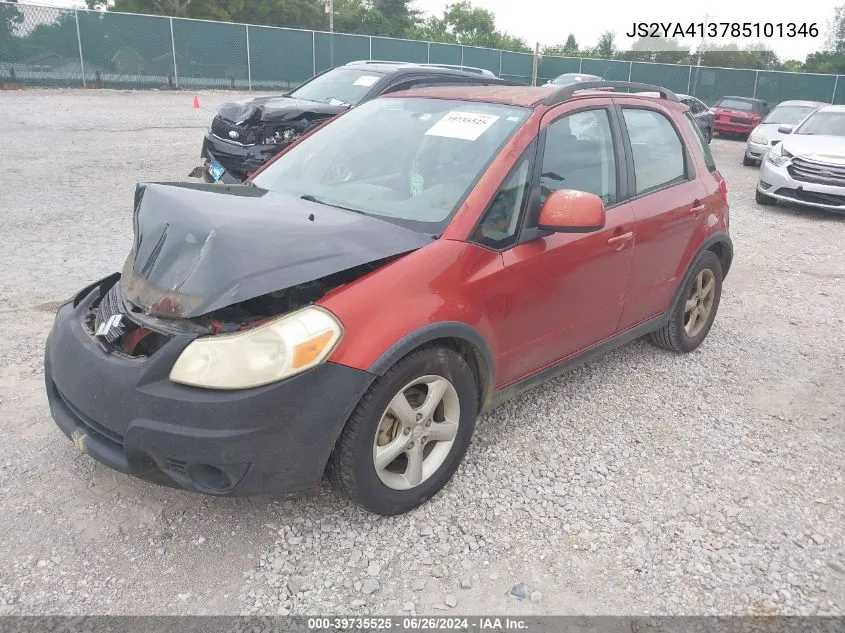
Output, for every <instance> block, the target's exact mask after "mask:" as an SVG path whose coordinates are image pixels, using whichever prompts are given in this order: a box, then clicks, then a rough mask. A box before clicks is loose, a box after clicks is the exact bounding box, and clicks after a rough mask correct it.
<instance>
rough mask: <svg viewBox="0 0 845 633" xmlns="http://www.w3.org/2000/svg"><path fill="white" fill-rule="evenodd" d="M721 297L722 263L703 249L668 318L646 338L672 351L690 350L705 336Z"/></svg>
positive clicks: (690, 270)
mask: <svg viewBox="0 0 845 633" xmlns="http://www.w3.org/2000/svg"><path fill="white" fill-rule="evenodd" d="M721 297H722V264H721V262H720V261H719V258H718V257H717V256H716V254H715V253H713V252H712V251H704V252H702V253H701V254H700V255H699V256H698V257H697V258H696V260H695V261H694V262H693V263H692V266H690V268H689V271H688V272H687V275H686V277H685V278H684V281H683V286H682V288H681V292H680V294H679V295H678V300H677V303H676V304H675V305H674V306H673V307H672V309H671V310H672V311H671V314H670V315H669V321H668V322H667V323H666V325H664V326H663V327H662V328H660V329H659V330H655V331H654V332H652V333H651V334H649V340H650V341H651V343H653V344H654V345H656V346H657V347H662V348H663V349H668V350H671V351H673V352H678V353H688V352H691V351H693V350H694V349H695V348H697V347H698V346H699V345H701V343H703V342H704V339H705V338H707V334H708V333H709V332H710V328H711V327H712V325H713V320H714V319H715V318H716V312H717V310H718V309H719V300H720V299H721Z"/></svg>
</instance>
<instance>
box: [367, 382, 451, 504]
mask: <svg viewBox="0 0 845 633" xmlns="http://www.w3.org/2000/svg"><path fill="white" fill-rule="evenodd" d="M460 414H461V407H460V401H459V399H458V393H457V391H456V390H455V387H454V386H453V385H452V383H451V382H449V381H448V380H446V379H445V378H443V377H442V376H433V375H430V376H422V377H420V378H416V379H415V380H413V381H411V382H410V383H408V384H407V385H405V386H404V387H403V388H402V389H401V390H400V391H399V393H397V394H396V395H395V396H394V397H393V398H392V399H391V401H390V403H389V404H388V405H387V408H386V409H385V410H384V412H383V413H382V416H381V420H380V421H379V425H378V427H377V430H376V436H375V439H374V441H373V464H374V466H375V470H376V473H377V474H378V477H379V479H380V480H381V482H382V483H383V484H384V485H385V486H387V487H388V488H392V489H394V490H408V489H409V488H414V487H416V486H418V485H420V484H421V483H422V482H424V481H425V480H426V479H428V478H429V477H431V476H432V475H433V474H434V473H435V472H437V469H438V468H440V466H441V465H443V462H445V461H446V458H447V456H448V455H449V452H450V451H451V450H452V445H453V444H454V443H455V437H456V436H457V433H458V424H459V423H460V417H461V415H460Z"/></svg>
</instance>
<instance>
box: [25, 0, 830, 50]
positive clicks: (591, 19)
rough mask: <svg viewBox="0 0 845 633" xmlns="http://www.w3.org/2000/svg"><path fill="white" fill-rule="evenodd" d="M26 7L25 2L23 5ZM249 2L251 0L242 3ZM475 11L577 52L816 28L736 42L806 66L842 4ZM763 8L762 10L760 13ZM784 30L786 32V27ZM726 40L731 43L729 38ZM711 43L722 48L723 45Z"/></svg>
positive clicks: (661, 0) (545, 6) (65, 1)
mask: <svg viewBox="0 0 845 633" xmlns="http://www.w3.org/2000/svg"><path fill="white" fill-rule="evenodd" d="M23 1H26V0H23ZM246 1H247V2H249V0H246ZM471 1H472V3H473V5H474V6H477V7H483V8H485V9H488V10H490V11H492V12H493V13H494V14H495V15H496V26H497V28H498V29H499V30H501V31H506V32H508V33H510V34H512V35H516V36H519V37H522V38H524V39H525V40H526V41H527V42H529V44H530V45H532V46H533V45H534V44H535V43H537V42H539V43H540V45H541V46H551V45H554V44H558V43H560V44H562V43H563V42H564V41H565V40H566V36H567V35H568V34H569V33H574V35H575V38H576V40H577V41H578V43H579V44H580V45H581V46H592V45H593V44H595V42H596V40H597V39H598V37H599V35H601V33H602V32H603V31H605V30H610V31H614V32H615V33H616V46H617V48H621V49H625V48H629V47H630V44H631V42H632V41H633V39H631V38H626V37H625V34H626V33H628V32H630V31H631V29H632V25H633V24H634V23H641V22H642V23H649V24H650V23H654V22H657V23H663V24H666V25H669V24H671V25H673V26H674V24H678V23H680V24H682V25H688V24H691V23H699V22H701V23H703V22H704V20H705V15H706V14H709V20H710V21H711V22H720V23H721V22H740V23H743V22H750V23H752V24H756V23H760V24H761V28H762V23H764V22H771V23H775V24H777V23H783V24H786V23H789V22H794V23H797V24H803V23H807V24H808V25H809V24H812V23H816V26H817V28H818V30H819V35H818V37H815V38H813V37H792V38H790V37H775V38H769V39H766V38H760V39H759V40H757V39H756V38H753V39H739V40H737V43H739V44H740V45H743V46H745V45H747V44H751V43H756V42H759V43H764V44H766V45H767V47H768V48H771V49H772V50H773V51H774V52H775V53H777V55H778V56H779V57H780V58H781V59H782V60H786V59H799V60H802V61H803V60H804V58H805V57H806V56H807V54H808V53H813V52H815V51H817V50H819V49H821V48H822V47H823V46H824V38H825V35H826V32H827V23H828V21H829V19H830V18H831V17H832V16H833V9H834V7H836V6H837V5H838V4H839V3H840V2H842V0H804V1H803V2H794V1H789V2H788V1H787V0H769V1H768V2H765V3H757V2H748V1H744V2H743V1H737V0H704V2H686V1H683V0H681V1H679V0H649V2H637V1H632V0H600V2H590V1H589V0H586V1H584V0H581V1H576V2H560V1H557V2H556V1H555V0H471ZM34 2H35V3H37V4H49V5H54V6H64V7H70V6H75V5H77V4H80V3H79V0H34ZM446 4H448V3H447V2H446V1H444V0H415V5H416V7H417V8H418V9H420V10H422V11H425V12H426V13H433V14H436V15H440V14H442V12H443V10H444V9H445V7H446ZM761 4H762V5H763V7H764V9H765V10H762V11H761V10H760V6H761ZM784 28H785V27H784ZM728 39H730V38H728ZM678 41H679V43H680V44H681V45H682V46H690V47H691V48H695V47H697V46H698V45H699V44H700V42H701V39H700V37H698V36H696V37H695V38H685V39H683V40H680V39H679V40H678ZM713 43H719V44H725V43H727V40H717V41H715V42H713Z"/></svg>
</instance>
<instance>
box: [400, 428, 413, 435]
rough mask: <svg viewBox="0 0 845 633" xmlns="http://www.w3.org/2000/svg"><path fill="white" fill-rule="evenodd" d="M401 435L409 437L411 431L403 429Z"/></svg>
mask: <svg viewBox="0 0 845 633" xmlns="http://www.w3.org/2000/svg"><path fill="white" fill-rule="evenodd" d="M402 433H404V434H405V435H410V434H411V429H405V430H404V431H402Z"/></svg>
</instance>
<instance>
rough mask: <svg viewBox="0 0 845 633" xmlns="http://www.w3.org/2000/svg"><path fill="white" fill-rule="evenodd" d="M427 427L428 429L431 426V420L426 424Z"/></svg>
mask: <svg viewBox="0 0 845 633" xmlns="http://www.w3.org/2000/svg"><path fill="white" fill-rule="evenodd" d="M425 426H426V428H428V427H429V426H431V420H429V421H428V422H426V423H425Z"/></svg>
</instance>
